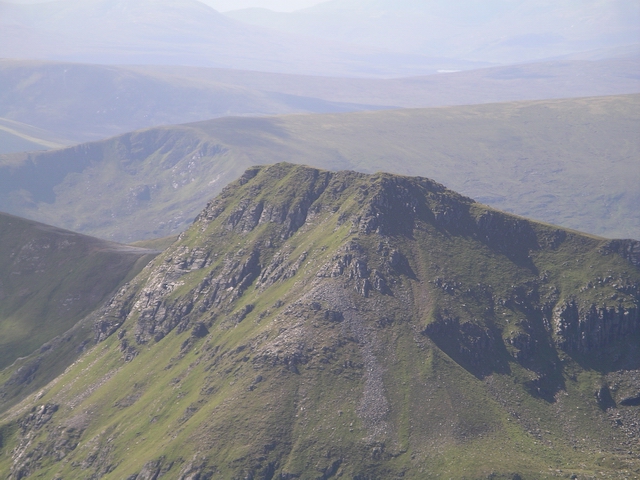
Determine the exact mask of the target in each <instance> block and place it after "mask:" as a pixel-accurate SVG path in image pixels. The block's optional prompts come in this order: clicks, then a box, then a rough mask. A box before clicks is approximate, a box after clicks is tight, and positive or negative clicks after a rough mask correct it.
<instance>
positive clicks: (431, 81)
mask: <svg viewBox="0 0 640 480" xmlns="http://www.w3.org/2000/svg"><path fill="white" fill-rule="evenodd" d="M619 53H620V54H621V56H620V57H617V58H606V59H599V58H600V57H599V55H598V54H595V53H594V54H589V55H582V56H578V57H577V58H572V59H563V60H556V61H553V62H542V63H532V64H526V65H517V66H505V67H492V68H486V69H480V70H473V71H465V72H457V73H442V74H437V75H429V76H424V77H410V78H399V79H388V80H382V79H355V78H336V77H320V76H315V77H313V76H302V75H284V74H276V73H265V72H249V71H240V70H228V69H208V68H194V67H176V66H164V67H163V66H137V67H133V66H131V67H123V66H100V65H84V64H75V63H57V62H42V61H34V60H31V61H26V60H0V139H1V140H2V141H0V153H10V152H18V151H28V150H43V149H51V148H56V147H57V146H62V145H65V144H66V145H69V144H73V143H79V142H85V141H90V140H98V139H102V138H105V137H109V136H113V135H117V134H122V133H125V132H129V131H132V130H136V129H140V128H145V127H152V126H157V125H164V124H178V123H186V122H194V121H199V120H209V119H212V118H216V117H221V116H230V115H236V116H237V115H241V116H247V115H253V116H265V115H274V114H288V113H331V112H348V111H357V110H376V109H383V108H386V109H388V108H392V107H410V108H415V107H432V106H444V105H469V104H478V103H490V102H504V101H514V100H538V99H549V98H563V97H565V98H566V97H584V96H597V95H616V94H624V93H637V92H640V55H635V56H634V55H633V53H634V50H633V49H631V50H623V51H620V52H619ZM607 54H609V55H611V52H608V53H607Z"/></svg>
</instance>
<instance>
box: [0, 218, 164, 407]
mask: <svg viewBox="0 0 640 480" xmlns="http://www.w3.org/2000/svg"><path fill="white" fill-rule="evenodd" d="M157 253H158V251H154V250H148V249H142V248H134V247H128V246H125V245H119V244H115V243H111V242H106V241H104V240H99V239H96V238H91V237H87V236H84V235H80V234H77V233H73V232H69V231H65V230H61V229H59V228H55V227H50V226H48V225H43V224H40V223H36V222H33V221H30V220H25V219H22V218H18V217H14V216H12V215H7V214H4V213H0V370H4V369H5V368H6V367H8V366H9V365H11V364H12V363H13V362H14V361H16V360H17V359H18V358H19V357H25V356H27V355H29V354H31V353H33V352H36V351H38V354H37V355H36V357H37V358H36V360H35V361H34V362H31V363H30V364H29V366H26V367H25V368H23V369H20V368H19V367H20V366H22V365H23V363H21V362H22V361H21V360H20V361H18V362H17V363H16V364H15V365H14V367H15V369H14V371H15V375H13V376H12V377H11V378H10V379H9V380H8V381H9V382H10V385H11V386H12V390H11V392H12V394H8V392H7V390H6V389H0V405H4V404H5V402H6V401H9V400H11V398H8V397H7V395H8V396H9V397H12V396H13V395H14V394H15V393H16V392H17V391H22V390H24V389H29V388H31V387H30V386H29V385H30V384H31V383H32V382H33V381H34V379H35V378H36V377H38V378H37V380H38V381H39V382H40V383H42V381H44V380H43V379H48V380H51V379H52V378H53V377H54V376H55V375H56V374H58V373H60V372H61V370H59V371H57V370H56V368H58V367H60V366H61V367H65V366H67V365H68V364H69V363H71V362H70V361H68V362H67V365H64V362H65V360H64V359H63V358H59V359H58V358H57V356H56V355H54V356H51V355H50V353H51V352H49V350H50V349H51V348H52V347H53V346H55V345H58V344H59V343H60V340H61V338H60V336H61V335H62V334H64V333H65V332H67V331H68V330H70V329H71V328H72V327H74V325H76V323H77V322H78V321H80V320H81V319H82V318H83V317H85V316H86V315H88V314H89V313H90V312H92V311H93V310H95V309H96V308H97V307H98V306H99V305H100V304H101V303H102V302H103V301H104V300H105V299H106V298H107V297H108V296H109V295H111V294H112V293H113V291H114V290H115V289H116V287H118V285H120V284H121V283H122V282H124V281H125V280H128V279H130V278H133V276H135V275H136V274H137V273H138V272H139V271H140V270H141V269H142V267H143V266H144V265H145V264H146V263H147V262H149V261H150V260H151V259H152V258H153V257H154V256H155V255H157ZM88 333H90V330H89V331H84V338H82V335H83V334H82V333H78V335H75V336H74V335H71V336H69V337H67V338H65V341H66V342H67V345H66V346H65V347H64V348H66V349H68V350H70V351H67V352H66V353H65V354H66V355H71V356H72V357H75V356H77V355H78V354H79V353H80V352H81V351H82V346H81V344H82V342H83V341H84V340H87V341H90V338H91V337H90V335H87V334H88ZM57 337H58V338H57ZM72 337H73V338H72ZM78 347H80V350H78V351H77V352H74V349H76V348H78ZM38 355H40V356H38ZM53 357H56V360H53ZM57 360H60V361H61V364H60V365H54V364H55V363H56V362H57ZM39 370H40V371H39ZM43 371H45V372H44V373H43ZM5 373H6V371H5V372H3V374H0V378H3V376H4V374H5ZM4 380H6V379H4ZM45 383H46V382H45Z"/></svg>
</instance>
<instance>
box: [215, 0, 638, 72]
mask: <svg viewBox="0 0 640 480" xmlns="http://www.w3.org/2000/svg"><path fill="white" fill-rule="evenodd" d="M225 15H227V16H229V17H232V18H235V19H237V20H241V21H243V22H245V23H249V24H253V25H256V26H261V27H268V28H271V29H274V30H278V31H281V32H286V33H290V34H297V35H305V36H314V37H316V38H325V39H331V40H334V41H339V42H343V43H345V44H352V45H360V46H363V47H365V46H366V47H369V48H371V47H375V48H381V49H386V50H389V51H394V52H402V53H404V54H419V55H425V56H439V57H448V58H456V59H465V60H474V61H483V62H496V63H502V64H504V63H522V62H530V61H533V60H540V59H544V58H550V57H555V56H558V55H566V54H570V53H575V52H580V51H586V50H593V49H598V48H606V47H616V46H622V45H629V44H638V43H639V42H640V5H639V4H638V3H637V2H633V1H628V0H613V1H608V2H601V1H597V0H586V1H585V0H564V1H562V2H552V1H535V2H534V1H530V0H488V1H478V0H457V1H455V2H451V1H447V0H429V1H424V0H332V1H327V2H323V3H320V4H318V5H316V6H313V7H310V8H306V9H303V10H299V11H295V12H292V13H277V12H272V11H269V10H266V9H244V10H237V11H231V12H225Z"/></svg>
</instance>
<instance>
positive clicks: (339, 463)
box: [0, 164, 640, 480]
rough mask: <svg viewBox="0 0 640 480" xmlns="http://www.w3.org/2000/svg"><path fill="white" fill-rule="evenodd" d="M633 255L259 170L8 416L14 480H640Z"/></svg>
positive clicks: (467, 212) (403, 181)
mask: <svg viewBox="0 0 640 480" xmlns="http://www.w3.org/2000/svg"><path fill="white" fill-rule="evenodd" d="M639 301H640V242H634V241H621V240H615V241H610V240H605V239H602V238H597V237H593V236H590V235H584V234H581V233H578V232H575V231H569V230H565V229H562V228H557V227H553V226H550V225H544V224H540V223H536V222H532V221H530V220H527V219H524V218H521V217H516V216H513V215H509V214H505V213H502V212H499V211H497V210H494V209H491V208H488V207H486V206H483V205H480V204H477V203H475V202H473V201H472V200H471V199H469V198H466V197H464V196H461V195H459V194H457V193H455V192H453V191H451V190H448V189H446V188H445V187H444V186H442V185H440V184H438V183H436V182H434V181H432V180H429V179H427V178H420V177H418V178H416V177H403V176H397V175H390V174H386V173H378V174H375V175H365V174H362V173H356V172H352V171H341V172H329V171H322V170H317V169H313V168H309V167H303V166H296V165H291V164H277V165H272V166H263V167H254V168H250V169H248V170H247V171H246V172H245V173H244V174H243V175H242V176H241V177H240V179H238V180H237V181H235V182H233V183H232V184H231V185H229V186H227V188H225V189H224V190H223V191H222V192H221V194H220V195H219V196H218V197H216V198H215V199H213V200H212V201H211V202H209V204H208V205H207V206H206V208H205V209H204V210H203V211H202V212H201V213H200V214H199V215H198V217H197V219H196V221H195V223H194V224H193V225H192V226H191V227H190V228H189V229H188V230H187V231H186V232H185V233H183V234H182V235H181V236H180V238H179V239H178V240H177V242H176V243H174V244H173V245H172V246H171V247H169V249H167V250H166V251H165V252H164V253H162V254H161V255H160V256H159V257H158V258H156V259H155V260H154V261H152V262H151V263H150V264H149V265H148V267H147V268H145V269H144V270H143V271H142V272H141V273H140V274H139V275H138V276H137V277H136V278H135V279H134V280H132V281H131V282H129V283H128V284H127V285H126V286H125V287H123V288H122V289H120V290H119V291H118V293H117V295H115V296H114V297H113V298H112V299H111V300H110V301H109V302H108V303H107V304H106V306H105V307H104V308H103V309H101V310H100V311H99V312H98V313H97V315H96V321H95V323H94V333H95V338H96V340H97V341H98V344H97V345H96V346H95V347H94V348H91V349H89V350H88V351H87V352H86V353H84V354H83V355H82V356H81V357H80V358H79V359H78V361H77V362H75V363H74V364H73V365H71V366H70V367H69V368H68V369H67V370H66V371H65V372H64V374H62V375H60V376H58V377H57V378H56V380H55V381H54V382H52V383H50V384H49V385H47V386H46V387H44V388H42V389H41V390H39V391H38V392H37V393H35V394H33V395H31V396H29V397H28V398H25V399H24V400H23V402H22V403H21V404H20V405H19V406H16V407H15V408H13V409H11V410H9V411H4V412H3V413H2V414H0V438H2V442H0V472H2V473H3V474H4V476H5V478H8V479H11V480H13V479H23V478H29V477H32V478H65V479H66V478H104V479H105V480H112V479H113V480H115V479H153V478H156V479H157V478H172V479H180V480H187V479H203V478H210V479H213V478H222V479H263V480H266V479H276V478H280V479H296V478H299V479H309V478H315V479H332V478H350V479H396V478H403V479H408V480H423V479H425V478H427V479H430V478H434V479H440V478H456V479H464V478H468V479H480V478H496V479H524V480H530V479H542V480H545V479H548V480H550V479H554V478H555V479H557V478H582V479H584V478H591V479H594V478H598V479H607V478H611V479H613V478H625V477H626V478H634V477H636V476H637V472H638V471H639V470H640V460H639V459H638V456H637V451H636V449H637V447H638V444H637V438H638V436H639V435H640V428H639V425H640V411H639V410H638V403H640V398H639V394H638V392H639V388H638V386H639V385H638V367H639V366H640V354H639V352H638V340H639V339H640V315H639V310H638V308H639V307H638V302H639Z"/></svg>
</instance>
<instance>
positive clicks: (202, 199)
mask: <svg viewBox="0 0 640 480" xmlns="http://www.w3.org/2000/svg"><path fill="white" fill-rule="evenodd" d="M639 112H640V95H626V96H610V97H598V98H586V99H571V100H549V101H536V102H516V103H501V104H487V105H477V106H459V107H447V108H431V109H405V110H394V111H380V112H362V113H347V114H331V115H291V116H283V117H269V118H266V117H265V118H241V117H232V118H221V119H215V120H211V121H206V122H201V123H195V124H190V125H181V126H172V127H158V128H153V129H149V130H142V131H138V132H134V133H129V134H126V135H122V136H119V137H115V138H112V139H109V140H105V141H101V142H94V143H87V144H83V145H79V146H76V147H72V148H69V149H65V150H56V151H52V152H44V153H30V154H13V155H5V156H1V157H0V208H3V209H4V210H6V211H9V212H11V213H14V214H16V215H21V216H25V217H29V218H33V219H37V220H41V221H47V222H51V223H53V224H56V225H58V226H60V227H64V228H68V229H70V230H75V231H80V232H83V233H87V234H91V235H95V236H99V237H102V238H109V239H113V240H118V241H122V242H132V241H135V240H142V239H148V238H154V237H165V236H170V235H176V234H178V233H180V232H182V231H183V230H184V229H185V228H187V226H188V225H189V224H190V223H191V221H192V220H193V218H194V217H195V216H196V215H197V213H198V212H199V211H200V209H201V208H202V207H203V206H204V205H205V204H206V202H207V200H208V199H209V198H210V197H211V196H213V195H215V194H216V193H218V192H220V190H221V189H222V188H223V187H224V186H225V185H226V184H227V183H229V182H230V181H232V180H233V179H234V178H236V177H237V176H238V175H240V173H241V172H242V171H243V170H244V169H245V168H248V167H249V166H251V165H253V164H261V163H269V162H275V161H285V160H286V161H289V162H294V163H306V164H311V165H315V166H318V167H323V168H331V169H340V168H349V169H355V170H358V171H363V172H375V171H385V170H391V171H393V172H395V173H400V174H412V175H413V174H420V175H425V176H427V175H428V176H430V177H433V178H435V179H436V180H437V181H440V182H443V183H446V184H448V185H451V186H452V187H453V188H455V189H457V190H459V191H461V192H462V193H463V194H465V195H468V196H471V197H473V198H475V199H476V200H478V201H481V202H483V203H486V204H489V205H491V206H494V207H499V208H501V209H504V210H508V211H510V212H513V213H517V214H520V215H526V216H529V217H532V218H536V219H538V220H542V221H545V222H549V223H554V224H558V225H563V226H565V227H569V228H575V229H580V230H583V231H587V232H590V233H593V234H598V235H603V236H608V237H631V238H640V211H639V210H638V208H637V205H638V204H639V202H640V191H639V189H638V185H640V178H639V176H640V170H639V169H638V168H637V159H638V158H639V156H640V144H639V141H638V135H637V132H638V131H640V117H639V115H640V114H639Z"/></svg>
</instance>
